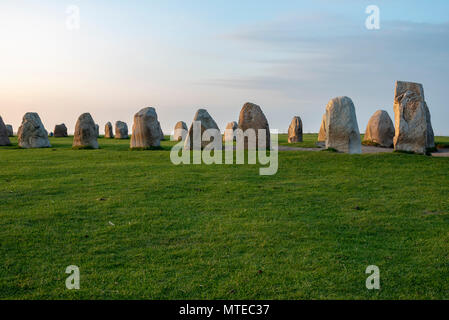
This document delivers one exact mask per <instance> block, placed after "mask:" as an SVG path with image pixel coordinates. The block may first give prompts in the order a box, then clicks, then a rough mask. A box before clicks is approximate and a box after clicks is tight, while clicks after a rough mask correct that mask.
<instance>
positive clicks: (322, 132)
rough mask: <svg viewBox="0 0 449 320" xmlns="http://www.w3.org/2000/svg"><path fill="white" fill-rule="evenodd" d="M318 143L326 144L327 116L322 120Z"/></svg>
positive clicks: (324, 115)
mask: <svg viewBox="0 0 449 320" xmlns="http://www.w3.org/2000/svg"><path fill="white" fill-rule="evenodd" d="M318 142H324V143H325V142H326V114H323V119H322V120H321V127H320V132H319V133H318Z"/></svg>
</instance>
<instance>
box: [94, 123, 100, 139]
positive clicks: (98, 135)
mask: <svg viewBox="0 0 449 320" xmlns="http://www.w3.org/2000/svg"><path fill="white" fill-rule="evenodd" d="M95 133H96V135H97V138H99V137H100V126H99V125H98V124H95Z"/></svg>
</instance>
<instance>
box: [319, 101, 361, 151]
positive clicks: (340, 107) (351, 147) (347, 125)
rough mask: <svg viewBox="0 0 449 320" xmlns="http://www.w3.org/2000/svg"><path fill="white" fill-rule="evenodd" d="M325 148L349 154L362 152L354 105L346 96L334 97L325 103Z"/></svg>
mask: <svg viewBox="0 0 449 320" xmlns="http://www.w3.org/2000/svg"><path fill="white" fill-rule="evenodd" d="M326 148H328V149H329V148H333V149H336V150H338V151H341V152H346V153H350V154H355V153H362V144H361V140H360V131H359V125H358V124H357V116H356V113H355V107H354V103H353V102H352V100H351V99H350V98H348V97H338V98H334V99H332V100H331V101H329V103H328V104H327V107H326Z"/></svg>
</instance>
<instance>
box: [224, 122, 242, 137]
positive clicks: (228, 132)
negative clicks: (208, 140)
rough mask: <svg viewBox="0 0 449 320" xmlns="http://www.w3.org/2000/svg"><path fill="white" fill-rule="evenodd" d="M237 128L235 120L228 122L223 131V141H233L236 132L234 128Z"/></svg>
mask: <svg viewBox="0 0 449 320" xmlns="http://www.w3.org/2000/svg"><path fill="white" fill-rule="evenodd" d="M238 128H239V125H238V123H237V122H236V121H232V122H229V123H228V124H227V125H226V129H225V132H224V138H223V139H224V141H225V142H234V141H235V140H236V132H235V130H237V129H238Z"/></svg>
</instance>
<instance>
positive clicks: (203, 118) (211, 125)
mask: <svg viewBox="0 0 449 320" xmlns="http://www.w3.org/2000/svg"><path fill="white" fill-rule="evenodd" d="M195 121H198V122H200V123H201V137H202V136H203V133H204V131H206V130H208V129H216V130H220V129H219V128H218V125H217V123H216V122H215V120H214V119H212V117H211V116H210V114H209V113H208V112H207V110H205V109H199V110H198V111H197V112H196V114H195V117H194V118H193V122H192V125H191V126H190V129H189V133H188V134H187V137H186V140H185V142H184V149H185V150H193V149H194V145H193V128H194V122H195ZM213 139H214V138H211V139H210V141H202V139H201V149H204V148H205V147H206V146H207V145H209V144H210V143H212V141H214V140H213ZM220 141H221V138H220Z"/></svg>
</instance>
